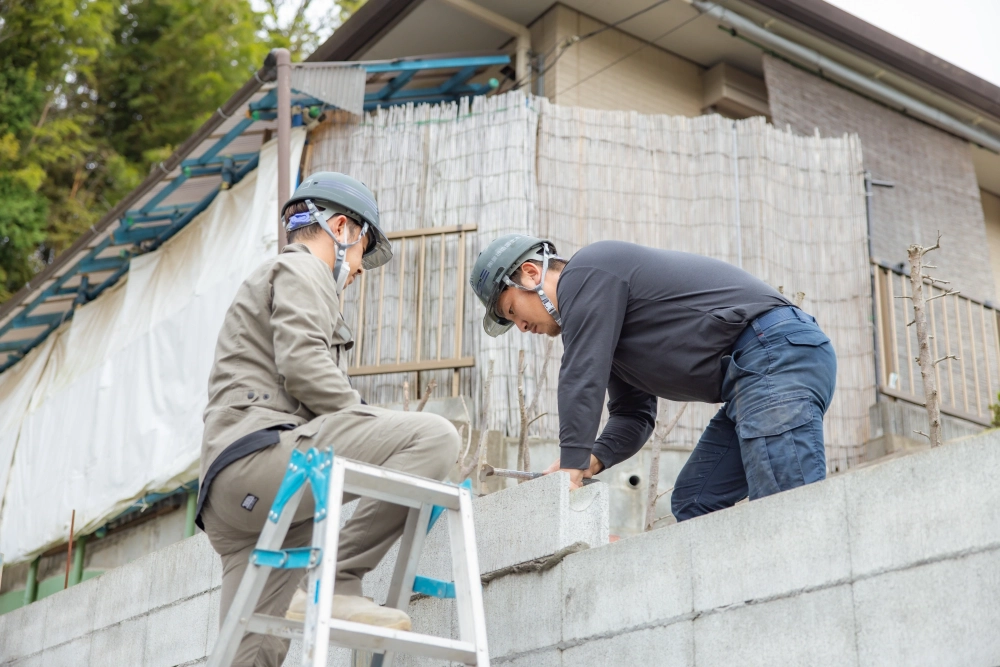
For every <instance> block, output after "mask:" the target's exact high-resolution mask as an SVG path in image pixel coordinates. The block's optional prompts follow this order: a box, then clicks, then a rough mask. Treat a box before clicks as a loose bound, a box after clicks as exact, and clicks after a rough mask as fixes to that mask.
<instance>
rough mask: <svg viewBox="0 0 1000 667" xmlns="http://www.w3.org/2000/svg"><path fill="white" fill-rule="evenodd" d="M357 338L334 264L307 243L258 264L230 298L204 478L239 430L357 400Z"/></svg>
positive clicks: (213, 385)
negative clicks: (353, 354)
mask: <svg viewBox="0 0 1000 667" xmlns="http://www.w3.org/2000/svg"><path fill="white" fill-rule="evenodd" d="M353 346H354V334H353V333H352V332H351V329H350V327H348V326H347V323H346V322H344V318H343V317H342V316H341V314H340V300H339V298H338V294H337V286H336V283H335V282H334V279H333V272H332V271H331V270H330V267H329V266H327V265H326V263H324V262H323V261H322V260H320V259H319V258H318V257H316V256H315V255H313V254H312V253H311V252H309V249H308V248H307V247H306V246H304V245H302V244H299V243H293V244H291V245H288V246H286V247H285V248H284V250H282V251H281V253H280V254H279V255H278V256H277V257H274V258H272V259H269V260H267V261H266V262H264V263H263V264H261V265H260V266H258V267H257V268H256V269H255V270H254V272H253V273H251V274H250V277H249V278H247V279H246V280H245V281H244V282H243V284H242V285H241V286H240V289H239V291H238V292H237V293H236V298H235V299H233V303H232V305H230V306H229V310H228V311H227V312H226V318H225V321H224V322H223V324H222V330H221V331H220V332H219V341H218V343H217V344H216V347H215V363H214V364H213V366H212V372H211V375H210V376H209V381H208V406H207V407H206V408H205V414H204V420H205V432H204V435H203V437H202V450H201V475H200V481H201V482H202V484H204V480H205V473H206V472H207V471H208V469H209V466H211V464H212V462H213V461H215V459H216V458H217V457H218V456H219V454H221V453H222V452H223V450H225V449H226V448H227V447H228V446H229V445H231V444H232V443H233V442H234V441H236V440H237V439H238V438H241V437H243V436H245V435H248V434H250V433H253V432H254V431H259V430H261V429H266V428H268V427H272V426H277V425H279V424H292V425H294V426H301V425H302V424H305V423H306V422H308V421H311V420H312V419H314V418H315V417H316V416H318V415H323V414H329V413H331V412H338V411H340V410H343V409H344V408H348V407H350V406H353V405H357V404H359V403H360V402H361V397H360V396H359V395H358V392H356V391H354V389H352V388H351V383H350V381H349V380H348V377H347V350H349V349H351V348H352V347H353ZM221 463H222V462H221V461H220V464H221Z"/></svg>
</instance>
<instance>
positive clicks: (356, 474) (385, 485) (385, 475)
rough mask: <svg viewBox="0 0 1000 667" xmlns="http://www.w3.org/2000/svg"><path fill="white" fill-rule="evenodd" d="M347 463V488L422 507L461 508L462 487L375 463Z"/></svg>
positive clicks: (390, 500) (345, 461)
mask: <svg viewBox="0 0 1000 667" xmlns="http://www.w3.org/2000/svg"><path fill="white" fill-rule="evenodd" d="M341 460H342V462H343V463H344V472H345V475H344V491H345V492H346V493H354V494H358V495H363V496H365V497H368V498H375V499H376V500H384V501H386V502H390V503H395V504H397V505H404V506H406V507H417V508H419V507H420V506H421V505H423V504H425V503H426V504H428V505H440V506H441V507H446V508H448V509H453V510H457V509H458V496H459V487H457V486H451V485H450V484H445V483H443V482H435V481H434V480H430V479H425V478H423V477H417V476H416V475H407V474H406V473H401V472H397V471H395V470H386V469H384V468H375V467H373V466H361V465H358V464H356V463H353V462H352V461H347V460H344V459H341Z"/></svg>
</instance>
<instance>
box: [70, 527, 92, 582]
mask: <svg viewBox="0 0 1000 667" xmlns="http://www.w3.org/2000/svg"><path fill="white" fill-rule="evenodd" d="M87 537H88V535H81V536H80V537H78V538H77V539H76V546H75V547H74V548H73V569H72V570H70V571H69V585H70V586H76V585H77V584H78V583H80V582H81V581H82V580H83V559H84V557H85V556H86V554H87Z"/></svg>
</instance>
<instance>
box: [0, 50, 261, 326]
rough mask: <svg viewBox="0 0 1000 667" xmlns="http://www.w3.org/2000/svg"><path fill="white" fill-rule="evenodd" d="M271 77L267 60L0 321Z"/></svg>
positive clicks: (4, 308)
mask: <svg viewBox="0 0 1000 667" xmlns="http://www.w3.org/2000/svg"><path fill="white" fill-rule="evenodd" d="M274 76H275V64H274V62H272V61H271V59H270V57H269V58H268V59H267V60H265V61H264V66H263V67H261V68H260V69H259V70H257V71H256V72H254V75H253V76H252V77H250V79H249V80H248V81H247V82H246V83H245V84H243V87H242V88H240V89H239V90H237V91H236V92H235V93H233V96H232V97H230V98H229V99H228V100H227V101H226V103H225V104H223V105H222V106H221V107H219V108H218V109H216V110H215V113H213V114H212V115H211V116H209V118H208V120H206V121H205V122H204V123H203V124H202V126H201V127H200V128H198V129H197V130H196V131H195V133H194V134H192V135H191V136H190V137H188V138H187V140H186V141H185V142H184V143H182V144H181V145H180V146H178V147H177V150H175V151H174V152H173V154H172V155H171V156H170V157H168V158H167V159H166V160H164V161H163V162H161V163H159V164H158V165H156V166H154V167H153V170H152V172H150V174H149V176H147V177H146V179H145V180H144V181H143V182H142V183H140V184H139V185H138V187H136V188H135V189H134V190H132V191H131V192H129V193H128V194H127V195H125V196H124V197H122V198H121V199H120V200H119V201H118V203H117V204H115V205H114V207H113V208H112V209H111V210H110V211H108V212H107V213H106V214H105V215H104V217H102V218H101V219H100V220H99V221H97V223H96V224H95V225H94V226H93V227H91V228H90V229H88V230H87V231H85V232H84V233H82V234H80V237H79V238H77V240H76V241H75V242H74V243H73V245H71V246H70V247H69V248H68V249H66V250H64V251H63V252H62V253H61V254H60V255H59V256H58V257H57V258H56V259H55V261H54V262H52V263H51V264H49V265H48V266H47V267H46V268H45V269H44V270H42V271H40V272H39V273H38V274H37V275H35V276H33V277H32V279H31V280H30V281H28V282H27V283H26V284H25V285H24V287H22V288H21V289H19V290H18V291H17V293H16V294H14V295H13V296H12V297H11V298H10V299H8V300H7V301H5V302H4V303H3V304H0V319H3V318H4V316H6V315H7V314H8V313H9V312H10V311H12V310H14V309H15V308H17V307H19V306H20V305H21V304H22V303H23V302H24V300H25V299H26V298H27V297H28V295H29V294H31V292H32V291H34V290H36V289H38V286H40V285H43V284H44V283H45V282H46V281H48V280H49V279H50V278H52V277H53V276H54V275H56V274H57V273H59V271H60V270H61V269H63V268H64V267H65V266H66V265H67V264H69V263H71V262H72V261H74V260H75V259H76V257H77V256H78V255H79V254H80V252H81V251H82V250H84V249H86V248H88V247H90V246H91V245H92V241H93V239H94V238H95V237H96V236H99V235H100V234H102V233H103V232H104V231H105V230H107V228H108V227H109V226H110V225H111V224H113V223H114V222H116V221H117V220H118V219H119V218H121V217H122V216H123V215H125V213H126V212H127V211H128V210H129V209H130V208H132V205H133V204H135V203H136V202H138V201H139V200H140V199H142V198H143V197H144V196H145V195H146V194H147V193H148V192H149V191H150V190H152V189H153V188H154V187H155V186H156V185H157V184H158V183H159V182H160V181H162V180H163V179H164V178H165V177H166V176H167V174H169V173H170V172H172V171H173V170H174V169H176V168H177V167H178V166H180V164H181V162H183V161H184V158H186V157H187V156H188V155H190V154H191V153H192V152H193V151H194V150H195V149H196V148H198V146H199V145H201V142H203V141H204V140H205V139H207V138H208V137H210V136H211V135H212V133H213V132H214V131H215V130H216V128H218V127H219V126H220V125H222V123H223V122H224V121H225V120H226V119H227V118H229V117H231V116H232V115H233V114H234V113H236V112H237V111H239V110H240V107H242V106H243V105H244V104H246V102H247V100H249V99H250V98H251V97H252V96H253V94H254V93H256V92H257V91H258V90H259V89H260V87H261V86H262V85H264V83H265V82H268V81H273V80H274Z"/></svg>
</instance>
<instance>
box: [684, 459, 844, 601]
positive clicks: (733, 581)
mask: <svg viewBox="0 0 1000 667" xmlns="http://www.w3.org/2000/svg"><path fill="white" fill-rule="evenodd" d="M845 508H846V500H845V498H844V480H843V478H842V477H840V478H834V479H829V480H826V481H824V482H819V483H817V484H810V485H808V486H803V487H800V488H797V489H792V490H791V491H785V492H783V493H778V494H775V495H773V496H769V497H767V498H762V499H760V500H755V501H752V502H750V503H745V504H743V505H738V506H736V507H732V508H730V509H727V510H723V511H720V512H713V513H711V514H708V515H705V516H701V517H698V518H696V519H692V520H691V521H688V522H686V523H685V525H686V527H689V529H690V530H691V531H692V533H691V563H692V568H693V575H694V576H693V586H694V610H695V611H696V612H698V611H708V610H711V609H715V608H717V607H725V606H728V605H732V604H738V603H743V602H749V601H751V600H760V599H762V598H770V597H774V596H779V595H785V594H788V593H790V592H792V591H796V590H799V589H803V588H809V587H817V586H825V585H831V584H834V583H846V582H847V581H849V580H850V576H851V557H850V540H849V538H848V534H847V516H846V509H845ZM667 530H671V529H667Z"/></svg>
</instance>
